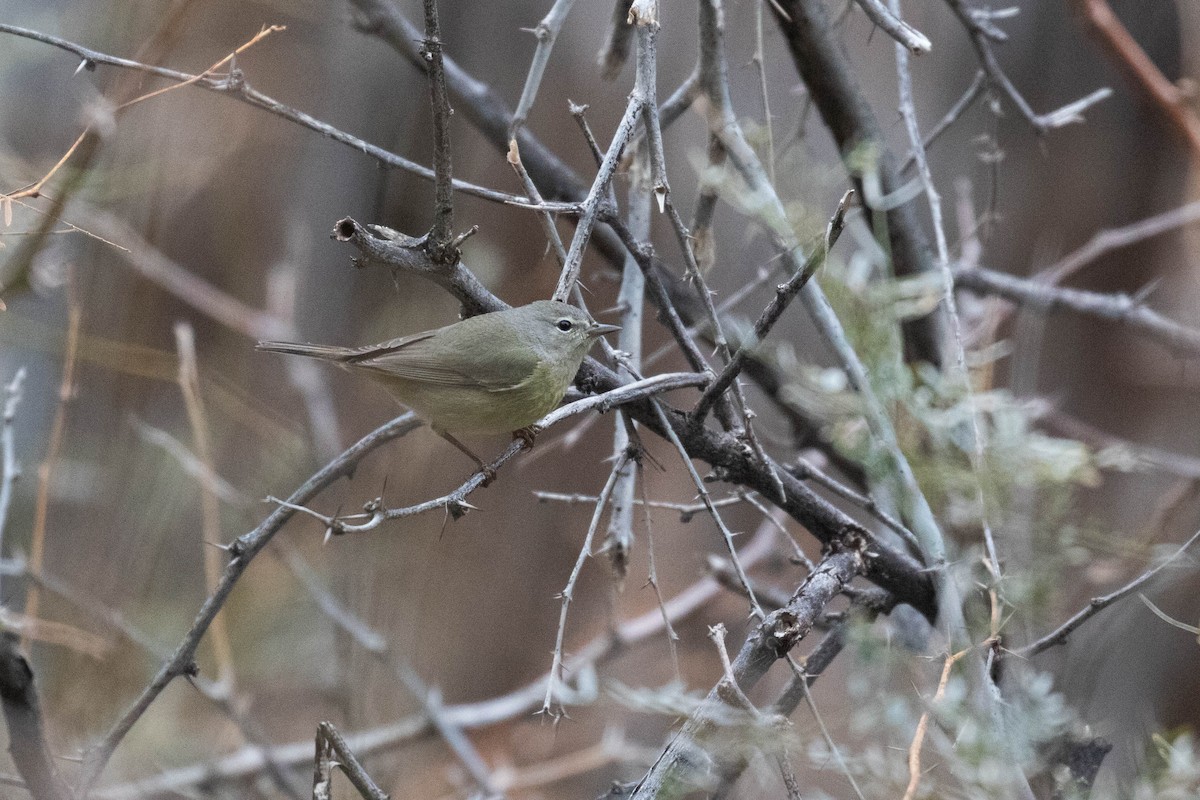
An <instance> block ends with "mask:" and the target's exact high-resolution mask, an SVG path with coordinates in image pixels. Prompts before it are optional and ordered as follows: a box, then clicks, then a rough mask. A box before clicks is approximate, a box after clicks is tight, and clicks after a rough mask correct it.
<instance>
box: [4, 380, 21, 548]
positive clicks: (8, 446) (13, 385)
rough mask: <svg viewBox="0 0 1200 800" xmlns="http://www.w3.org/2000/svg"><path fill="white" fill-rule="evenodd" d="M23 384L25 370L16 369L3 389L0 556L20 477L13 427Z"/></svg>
mask: <svg viewBox="0 0 1200 800" xmlns="http://www.w3.org/2000/svg"><path fill="white" fill-rule="evenodd" d="M24 383H25V368H24V367H18V368H17V372H16V374H15V375H13V379H12V380H11V381H10V382H9V383H8V384H7V385H6V386H5V387H4V416H3V419H2V420H0V556H2V555H3V554H4V528H5V527H6V524H7V522H8V509H9V507H10V506H11V505H12V497H13V487H14V486H15V485H16V483H17V479H18V478H19V477H21V465H20V464H18V463H17V443H16V437H15V435H14V427H15V422H16V419H17V406H19V405H20V404H21V398H22V397H23V396H24V388H23V387H24Z"/></svg>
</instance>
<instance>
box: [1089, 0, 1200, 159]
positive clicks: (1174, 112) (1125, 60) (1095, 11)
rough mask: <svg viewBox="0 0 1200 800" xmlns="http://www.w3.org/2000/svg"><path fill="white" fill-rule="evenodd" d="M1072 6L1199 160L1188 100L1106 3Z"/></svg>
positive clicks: (1198, 123) (1199, 132)
mask: <svg viewBox="0 0 1200 800" xmlns="http://www.w3.org/2000/svg"><path fill="white" fill-rule="evenodd" d="M1071 5H1072V6H1074V8H1075V11H1076V12H1077V13H1078V14H1079V16H1080V17H1082V18H1083V20H1084V21H1085V22H1086V23H1087V25H1088V30H1089V32H1090V33H1091V34H1092V37H1093V38H1094V39H1096V40H1097V41H1098V42H1099V44H1100V46H1101V48H1102V49H1103V50H1104V51H1105V52H1106V53H1107V54H1108V59H1109V61H1110V62H1112V63H1113V64H1115V65H1116V67H1117V69H1118V70H1120V71H1121V72H1122V73H1123V74H1124V76H1125V79H1126V81H1128V82H1129V83H1130V84H1131V85H1132V86H1133V87H1134V88H1135V89H1137V90H1139V91H1140V92H1141V93H1142V94H1144V95H1145V96H1146V97H1148V98H1149V99H1150V101H1151V103H1152V104H1153V106H1154V108H1155V109H1157V111H1158V112H1159V114H1161V115H1162V116H1163V118H1164V119H1165V120H1166V121H1167V122H1169V123H1170V124H1171V126H1172V127H1173V128H1174V129H1175V131H1176V133H1178V134H1179V135H1180V136H1182V137H1183V139H1184V141H1186V142H1187V144H1188V147H1189V148H1190V149H1191V151H1192V157H1193V158H1197V157H1200V117H1198V116H1197V115H1196V112H1195V110H1194V109H1193V108H1192V105H1191V98H1190V97H1189V96H1188V95H1187V94H1186V93H1185V92H1184V91H1183V90H1182V89H1180V88H1179V87H1178V86H1176V85H1175V84H1174V83H1172V82H1171V81H1170V80H1168V79H1167V76H1166V75H1163V73H1162V71H1161V70H1160V69H1159V68H1158V67H1157V66H1155V64H1154V62H1153V61H1151V60H1150V57H1149V56H1148V55H1146V51H1145V50H1143V49H1142V48H1141V46H1140V45H1139V44H1138V43H1137V40H1135V39H1134V38H1133V36H1131V35H1130V34H1129V31H1128V30H1127V29H1126V28H1125V26H1124V25H1122V24H1121V20H1119V19H1117V15H1116V14H1114V13H1113V10H1112V9H1111V8H1110V7H1109V5H1108V3H1107V2H1105V0H1071Z"/></svg>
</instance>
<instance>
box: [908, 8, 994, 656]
mask: <svg viewBox="0 0 1200 800" xmlns="http://www.w3.org/2000/svg"><path fill="white" fill-rule="evenodd" d="M889 5H890V6H891V9H892V11H893V12H894V13H895V14H896V15H897V16H899V15H900V0H889ZM896 76H897V84H898V87H899V95H900V116H901V117H902V118H903V120H904V127H905V129H906V130H907V131H908V139H909V144H910V145H911V147H912V148H913V152H914V153H915V155H916V158H917V175H918V176H920V180H921V185H922V186H923V187H924V189H925V199H926V201H927V202H928V203H929V216H930V218H931V220H932V221H933V229H934V242H935V243H936V245H937V270H938V274H939V275H940V277H941V279H942V303H943V304H944V305H945V307H946V317H947V319H948V320H949V323H950V331H951V333H953V335H954V336H953V339H954V366H955V368H956V370H957V372H958V378H959V380H960V381H961V382H962V389H963V392H964V393H965V394H966V397H967V407H968V412H969V414H970V417H971V455H970V458H971V478H972V480H973V482H974V487H973V488H974V489H975V505H976V506H977V510H978V513H979V521H980V527H981V528H982V529H983V542H984V548H985V549H986V551H987V556H988V557H987V562H986V563H987V565H988V570H989V572H990V573H991V580H992V586H991V588H992V590H993V591H999V587H1000V584H1001V574H1000V555H999V553H998V552H997V550H996V540H995V537H994V536H993V534H992V524H991V519H990V515H989V513H988V506H987V499H986V498H985V497H984V494H983V478H982V475H983V470H984V457H985V454H984V441H983V429H982V427H981V426H980V424H979V416H980V414H979V407H978V402H977V401H976V399H975V387H974V386H973V385H972V384H971V372H970V370H968V369H967V351H966V348H965V347H964V346H963V333H962V322H961V320H960V319H959V316H958V305H957V303H956V302H955V299H954V276H953V275H952V274H951V271H950V246H949V244H948V243H947V241H946V228H945V223H944V220H943V217H942V197H941V194H939V193H938V190H937V186H936V185H935V184H934V180H933V172H932V171H931V170H930V169H929V161H928V160H927V159H926V158H925V148H924V145H923V143H922V141H921V129H920V126H919V125H918V123H917V109H916V103H915V102H914V101H913V88H912V73H911V72H910V71H909V68H908V51H907V50H906V49H905V48H904V47H902V46H900V45H899V44H897V45H896ZM1000 616H1001V614H1000V609H999V608H998V607H993V609H992V619H993V620H998V619H999V618H1000ZM998 633H999V631H997V630H992V631H991V634H992V635H993V636H996V635H998Z"/></svg>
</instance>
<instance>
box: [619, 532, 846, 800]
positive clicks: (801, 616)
mask: <svg viewBox="0 0 1200 800" xmlns="http://www.w3.org/2000/svg"><path fill="white" fill-rule="evenodd" d="M860 568H861V561H860V559H859V557H858V555H857V554H855V553H854V552H851V551H842V552H839V553H834V554H832V555H830V556H829V557H828V558H826V559H825V560H824V561H823V562H822V563H821V565H820V566H819V567H818V568H817V570H816V571H815V572H814V573H813V574H812V575H810V576H809V578H808V580H807V581H806V582H805V584H804V586H802V587H801V588H800V590H799V591H797V592H796V594H795V595H794V596H793V597H792V599H791V601H790V602H789V603H788V605H787V606H786V607H784V608H782V609H779V610H778V611H774V612H772V613H771V614H770V615H768V616H767V617H766V618H765V619H764V620H763V621H762V622H761V623H759V624H757V625H756V626H755V627H754V629H753V630H752V631H751V632H750V635H749V636H748V637H747V638H746V641H745V642H744V643H743V645H742V647H741V649H740V650H739V652H738V655H737V658H736V659H735V660H734V661H733V663H732V665H731V672H732V674H733V678H734V681H735V682H736V683H737V684H738V685H739V686H740V687H741V689H742V691H743V692H745V691H748V690H750V689H751V688H753V687H754V685H755V684H756V683H758V681H759V679H760V678H762V676H763V675H764V674H766V671H767V669H768V668H769V667H770V666H771V665H772V664H773V663H774V662H775V661H776V660H778V659H780V658H782V657H784V656H785V655H786V654H787V653H788V652H789V651H790V650H791V649H792V647H794V646H795V645H796V643H797V642H799V641H800V639H802V638H804V636H806V635H807V634H808V632H809V631H810V630H811V629H812V626H813V624H814V622H815V621H816V619H817V616H818V615H819V614H820V613H821V611H822V610H823V609H824V608H825V606H826V605H827V604H828V603H829V601H830V600H832V599H833V598H834V597H835V596H837V594H838V593H839V592H840V591H841V590H842V588H843V587H844V586H845V585H846V584H847V583H849V582H850V580H851V579H853V578H854V576H855V575H856V574H857V573H858V571H859V569H860ZM723 706H725V701H724V700H723V699H722V697H721V696H720V692H719V689H718V687H714V688H713V689H712V690H710V691H709V693H708V697H707V698H705V700H704V702H703V703H702V704H701V706H700V708H699V709H697V711H696V712H695V713H694V714H692V716H691V717H689V718H688V720H687V721H686V722H685V723H684V725H683V728H682V730H680V731H679V733H678V734H676V735H675V737H674V738H673V739H672V740H671V743H670V744H669V745H668V746H667V749H666V751H665V752H664V753H663V755H662V756H661V757H660V758H659V760H658V761H657V762H656V763H655V764H654V766H653V767H651V768H650V771H649V772H648V773H647V774H646V776H645V777H643V778H642V780H641V781H640V782H639V783H638V785H637V787H636V788H635V789H634V790H633V792H632V794H631V797H632V798H635V799H637V800H646V798H672V797H681V796H683V795H684V794H686V793H687V792H689V791H691V790H693V789H695V788H700V787H697V786H695V785H694V784H695V782H696V781H697V779H698V778H699V777H700V776H699V774H698V772H699V770H697V765H703V764H706V763H707V762H708V761H709V759H710V758H718V757H719V756H720V754H719V753H716V752H712V751H711V750H710V745H711V741H710V740H711V739H712V737H713V736H714V734H715V732H716V730H717V720H718V719H719V718H720V714H719V709H720V708H721V707H723ZM702 769H703V768H702ZM704 771H707V769H705V770H704Z"/></svg>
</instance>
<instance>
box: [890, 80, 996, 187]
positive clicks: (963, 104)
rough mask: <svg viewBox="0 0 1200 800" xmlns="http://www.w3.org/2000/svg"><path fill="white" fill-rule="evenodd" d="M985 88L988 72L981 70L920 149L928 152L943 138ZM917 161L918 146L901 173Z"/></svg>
mask: <svg viewBox="0 0 1200 800" xmlns="http://www.w3.org/2000/svg"><path fill="white" fill-rule="evenodd" d="M985 88H987V73H985V72H984V71H983V70H979V71H978V72H976V73H975V78H974V79H973V80H972V81H971V85H970V86H968V87H967V90H966V91H965V92H963V93H962V96H961V97H959V98H958V100H956V101H955V102H954V105H952V106H950V110H949V111H947V112H946V115H945V116H944V117H942V119H941V120H940V121H939V122H938V124H937V125H934V126H933V128H931V129H930V131H929V133H927V134H925V138H924V139H923V140H922V141H921V147H920V149H921V150H923V151H926V152H928V150H929V148H930V147H932V146H933V143H934V142H936V141H937V140H938V139H939V138H941V135H942V134H943V133H945V132H946V131H948V130H950V126H951V125H953V124H954V123H955V122H957V121H958V118H959V117H961V116H962V115H963V113H964V112H965V111H966V110H967V109H968V108H970V107H971V105H972V104H973V103H974V102H975V101H976V100H977V99H978V98H979V96H980V95H982V94H983V90H984V89H985ZM916 163H917V148H913V150H912V152H911V153H909V154H908V158H906V159H905V160H904V163H903V164H901V165H900V174H901V175H903V174H904V173H905V172H907V171H908V169H909V167H912V166H913V165H915V164H916Z"/></svg>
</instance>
